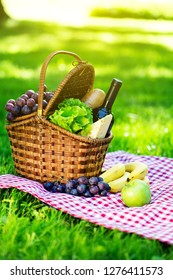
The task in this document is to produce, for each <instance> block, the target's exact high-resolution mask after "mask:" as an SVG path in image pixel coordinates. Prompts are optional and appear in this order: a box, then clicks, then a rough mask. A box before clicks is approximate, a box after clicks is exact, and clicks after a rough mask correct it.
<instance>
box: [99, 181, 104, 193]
mask: <svg viewBox="0 0 173 280" xmlns="http://www.w3.org/2000/svg"><path fill="white" fill-rule="evenodd" d="M98 187H99V190H100V191H103V190H105V189H106V183H105V182H104V181H100V182H98Z"/></svg>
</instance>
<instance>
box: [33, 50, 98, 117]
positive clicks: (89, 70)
mask: <svg viewBox="0 0 173 280" xmlns="http://www.w3.org/2000/svg"><path fill="white" fill-rule="evenodd" d="M57 54H68V55H71V56H73V57H74V58H75V61H73V63H72V65H73V68H72V70H71V71H70V72H69V73H68V74H67V75H66V76H65V78H64V79H63V80H62V81H61V82H60V84H59V85H58V87H57V89H56V90H55V92H54V94H53V97H52V98H51V99H50V101H49V103H48V104H47V106H46V108H45V109H44V110H43V94H44V83H45V76H46V69H47V66H48V64H49V62H50V60H51V59H52V58H53V57H54V56H55V55H57ZM94 77H95V71H94V67H93V66H92V65H91V64H89V63H87V62H86V61H82V60H81V58H80V57H79V56H78V55H77V54H75V53H72V52H68V51H55V52H53V53H51V54H50V55H49V56H48V57H47V58H46V60H45V62H44V63H43V65H42V68H41V73H40V85H39V94H38V110H37V114H38V116H42V115H43V116H48V115H50V114H52V113H53V112H54V111H55V110H56V109H57V106H58V104H59V103H60V102H62V101H63V100H64V99H66V98H72V97H73V98H78V99H82V97H84V95H85V94H86V93H87V92H89V91H90V90H91V89H92V88H93V84H94Z"/></svg>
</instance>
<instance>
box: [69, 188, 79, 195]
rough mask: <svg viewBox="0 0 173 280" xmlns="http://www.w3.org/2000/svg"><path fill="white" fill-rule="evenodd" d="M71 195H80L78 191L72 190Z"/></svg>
mask: <svg viewBox="0 0 173 280" xmlns="http://www.w3.org/2000/svg"><path fill="white" fill-rule="evenodd" d="M70 194H73V195H78V192H77V189H72V190H71V191H70Z"/></svg>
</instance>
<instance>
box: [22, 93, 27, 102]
mask: <svg viewBox="0 0 173 280" xmlns="http://www.w3.org/2000/svg"><path fill="white" fill-rule="evenodd" d="M21 98H23V99H25V100H26V101H27V100H28V98H29V97H28V95H27V94H22V95H21Z"/></svg>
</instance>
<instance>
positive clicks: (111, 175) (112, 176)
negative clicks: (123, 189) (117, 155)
mask: <svg viewBox="0 0 173 280" xmlns="http://www.w3.org/2000/svg"><path fill="white" fill-rule="evenodd" d="M124 173H125V166H124V164H123V163H117V164H115V165H114V166H112V167H111V168H109V169H108V170H106V171H105V172H104V173H103V174H101V175H100V177H102V178H103V180H104V181H105V182H106V183H109V182H111V181H113V180H116V179H117V178H120V177H121V176H123V175H124Z"/></svg>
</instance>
